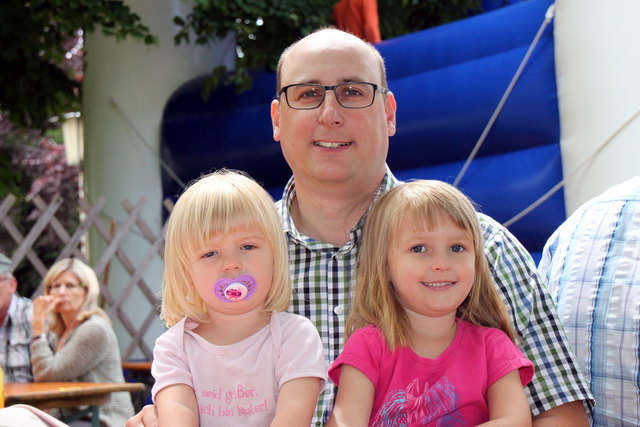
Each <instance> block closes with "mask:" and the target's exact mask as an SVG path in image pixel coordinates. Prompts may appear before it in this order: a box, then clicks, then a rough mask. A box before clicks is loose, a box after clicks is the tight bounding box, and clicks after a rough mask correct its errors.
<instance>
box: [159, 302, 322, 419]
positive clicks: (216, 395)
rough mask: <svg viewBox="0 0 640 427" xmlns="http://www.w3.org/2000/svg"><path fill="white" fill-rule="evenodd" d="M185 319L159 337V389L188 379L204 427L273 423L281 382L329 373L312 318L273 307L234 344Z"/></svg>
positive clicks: (320, 388) (320, 389)
mask: <svg viewBox="0 0 640 427" xmlns="http://www.w3.org/2000/svg"><path fill="white" fill-rule="evenodd" d="M197 326H198V323H197V322H195V321H193V320H191V319H182V320H181V321H180V322H178V323H177V324H175V325H174V326H172V327H171V328H169V329H168V330H167V332H165V333H164V334H162V335H161V336H160V337H158V339H157V340H156V345H155V347H154V349H153V364H152V366H151V373H152V374H153V377H154V378H155V384H154V385H153V389H152V391H151V394H152V397H153V399H154V401H155V397H156V394H157V393H158V392H159V391H160V390H162V389H163V388H165V387H167V386H170V385H175V384H186V385H188V386H190V387H191V388H193V390H194V392H195V395H196V400H197V402H198V407H199V411H200V425H201V426H213V425H215V426H248V425H251V426H268V425H269V424H270V423H271V420H272V419H273V416H274V414H275V409H276V400H277V398H278V392H279V390H280V387H282V385H283V384H284V383H286V382H287V381H290V380H293V379H296V378H302V377H317V378H320V379H321V380H322V384H321V387H319V388H318V393H320V392H321V391H322V390H324V387H325V384H326V381H327V376H326V365H325V361H324V354H323V350H322V342H321V341H320V336H319V335H318V332H317V331H316V328H315V327H314V326H313V324H312V323H311V322H310V321H309V319H307V318H306V317H302V316H298V315H295V314H291V313H280V312H273V313H272V315H271V321H270V324H269V325H268V326H265V327H264V328H263V329H261V330H260V331H258V332H256V333H255V334H253V335H252V336H250V337H249V338H247V339H245V340H243V341H240V342H238V343H235V344H232V345H225V346H218V345H214V344H211V343H210V342H208V341H207V340H205V339H204V338H202V337H200V336H199V335H197V334H196V333H194V332H193V329H195V328H196V327H197Z"/></svg>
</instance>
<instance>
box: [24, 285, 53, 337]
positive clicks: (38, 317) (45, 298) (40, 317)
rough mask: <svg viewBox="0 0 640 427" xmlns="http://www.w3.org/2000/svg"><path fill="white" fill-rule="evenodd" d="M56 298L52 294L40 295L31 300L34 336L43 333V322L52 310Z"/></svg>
mask: <svg viewBox="0 0 640 427" xmlns="http://www.w3.org/2000/svg"><path fill="white" fill-rule="evenodd" d="M57 302H58V298H56V297H54V296H52V295H41V296H39V297H38V298H36V299H34V300H33V320H32V322H31V328H32V334H33V336H34V337H36V336H38V335H42V334H44V322H45V319H46V318H47V316H48V315H49V314H50V313H51V312H52V311H53V310H54V308H55V306H56V303H57Z"/></svg>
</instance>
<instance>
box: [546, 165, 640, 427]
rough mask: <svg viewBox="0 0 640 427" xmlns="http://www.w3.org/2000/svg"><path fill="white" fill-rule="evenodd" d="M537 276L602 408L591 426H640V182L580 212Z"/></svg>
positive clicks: (556, 238)
mask: <svg viewBox="0 0 640 427" xmlns="http://www.w3.org/2000/svg"><path fill="white" fill-rule="evenodd" d="M539 270H540V274H541V275H542V277H543V279H544V280H545V281H546V282H547V284H548V285H549V291H550V292H551V295H552V296H553V298H554V301H556V303H557V307H558V315H559V317H560V319H561V320H562V322H563V324H564V326H565V328H566V330H567V335H568V337H569V340H570V342H571V344H572V345H573V348H574V349H575V352H576V356H577V358H578V361H579V363H580V366H581V367H582V369H583V371H584V373H585V375H586V376H587V378H588V379H589V383H590V384H591V390H592V391H593V394H594V395H595V397H596V401H597V402H598V404H597V406H596V407H595V409H594V410H593V425H594V426H613V425H617V426H621V425H625V426H637V425H640V324H639V319H640V177H635V178H633V179H631V180H629V181H626V182H624V183H622V184H619V185H616V186H614V187H612V188H611V189H609V190H607V191H606V192H605V193H603V194H602V195H600V196H597V197H596V198H594V199H591V200H589V201H588V202H587V203H585V204H584V205H582V206H581V207H580V208H578V209H577V210H576V211H575V212H574V213H573V215H571V216H570V217H569V218H568V219H567V220H566V221H565V222H564V224H562V225H561V226H560V227H559V228H558V230H556V232H555V233H554V234H553V235H552V236H551V237H550V238H549V241H548V242H547V244H546V245H545V248H544V252H543V256H542V260H541V261H540V267H539Z"/></svg>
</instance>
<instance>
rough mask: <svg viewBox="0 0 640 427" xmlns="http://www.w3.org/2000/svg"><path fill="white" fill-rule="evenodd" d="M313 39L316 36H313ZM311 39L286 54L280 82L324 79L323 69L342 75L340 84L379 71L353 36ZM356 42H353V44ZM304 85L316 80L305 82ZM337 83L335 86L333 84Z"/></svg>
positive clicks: (358, 40)
mask: <svg viewBox="0 0 640 427" xmlns="http://www.w3.org/2000/svg"><path fill="white" fill-rule="evenodd" d="M314 36H315V35H314ZM347 36H349V37H342V36H341V35H338V36H334V35H331V36H328V37H320V36H318V37H313V36H309V37H308V38H307V39H303V40H301V41H300V42H299V43H298V44H297V45H296V46H294V48H293V49H292V50H291V51H290V52H289V54H288V55H287V57H286V58H285V60H284V62H283V66H282V70H281V71H282V77H283V81H287V82H288V81H289V80H291V79H294V80H295V79H299V78H301V75H305V76H307V75H308V76H309V77H310V76H313V75H315V74H318V76H319V77H325V71H326V70H323V69H322V68H323V67H326V68H329V69H331V70H332V71H336V72H338V70H340V72H342V74H343V75H342V76H340V79H339V80H344V81H348V80H354V79H362V78H364V77H365V76H366V75H370V74H372V70H375V71H373V73H375V72H376V71H377V70H378V67H377V66H376V63H377V61H376V58H375V56H374V54H373V52H371V50H370V48H369V47H368V46H367V45H366V44H365V43H364V42H362V40H360V39H357V38H355V37H354V36H350V35H347ZM353 39H355V40H353ZM334 58H335V59H334ZM303 79H304V80H305V81H311V80H314V81H315V80H318V79H317V78H312V79H311V80H309V79H308V78H304V77H303ZM336 83H337V82H336Z"/></svg>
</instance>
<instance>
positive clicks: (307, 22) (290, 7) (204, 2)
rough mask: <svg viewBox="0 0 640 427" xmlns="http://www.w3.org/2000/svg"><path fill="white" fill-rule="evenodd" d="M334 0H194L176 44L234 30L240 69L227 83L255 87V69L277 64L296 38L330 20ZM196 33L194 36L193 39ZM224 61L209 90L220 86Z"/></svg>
mask: <svg viewBox="0 0 640 427" xmlns="http://www.w3.org/2000/svg"><path fill="white" fill-rule="evenodd" d="M334 2H335V0H306V1H301V0H236V1H229V0H195V2H194V3H195V4H194V7H193V11H192V12H191V13H189V14H188V15H187V16H186V17H180V16H176V17H175V18H174V23H175V24H176V25H178V26H179V27H180V30H179V32H178V33H177V34H176V36H175V42H176V44H181V43H183V42H185V43H190V42H194V43H196V44H208V43H210V42H212V41H215V40H216V39H217V38H222V37H224V36H225V35H226V34H227V33H229V32H233V33H235V35H236V42H237V58H236V60H237V62H236V72H235V74H233V75H231V76H230V77H229V78H228V80H227V82H226V83H229V84H231V83H233V84H235V88H236V91H237V92H242V91H244V90H247V89H249V88H251V84H252V80H251V77H250V76H249V75H248V72H247V70H248V69H250V68H270V69H272V70H275V69H276V66H277V63H278V58H279V55H280V53H281V52H282V50H283V49H284V48H285V47H287V46H288V45H289V44H291V42H293V41H295V40H296V39H298V38H300V37H301V36H305V35H307V34H309V33H311V32H312V31H313V30H315V29H316V28H319V27H323V26H326V25H329V24H330V20H331V13H332V9H333V3H334ZM192 37H194V38H193V40H192ZM224 72H225V68H224V66H220V67H217V68H216V69H215V70H214V72H213V75H212V78H211V79H210V81H209V87H208V88H207V90H206V92H207V93H208V91H209V90H211V89H215V88H217V87H218V84H219V83H220V82H221V79H222V77H223V75H224Z"/></svg>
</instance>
